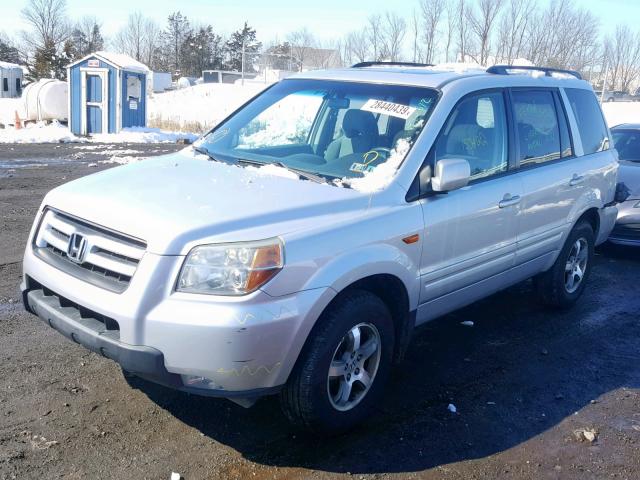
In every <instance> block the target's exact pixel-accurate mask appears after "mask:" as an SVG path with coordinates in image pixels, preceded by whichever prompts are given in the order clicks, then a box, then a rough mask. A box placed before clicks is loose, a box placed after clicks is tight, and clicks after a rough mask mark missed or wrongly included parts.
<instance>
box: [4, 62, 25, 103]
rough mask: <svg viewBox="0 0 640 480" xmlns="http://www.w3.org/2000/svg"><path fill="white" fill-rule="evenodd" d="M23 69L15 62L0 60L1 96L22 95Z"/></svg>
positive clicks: (13, 96) (12, 96)
mask: <svg viewBox="0 0 640 480" xmlns="http://www.w3.org/2000/svg"><path fill="white" fill-rule="evenodd" d="M22 79H23V70H22V67H21V66H20V65H16V64H15V63H8V62H0V98H15V97H20V96H21V95H22Z"/></svg>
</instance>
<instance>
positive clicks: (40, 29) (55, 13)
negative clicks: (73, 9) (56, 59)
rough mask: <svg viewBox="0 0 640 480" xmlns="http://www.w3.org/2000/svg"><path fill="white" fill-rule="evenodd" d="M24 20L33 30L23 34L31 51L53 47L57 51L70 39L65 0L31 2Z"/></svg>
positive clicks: (34, 0) (24, 12) (23, 13)
mask: <svg viewBox="0 0 640 480" xmlns="http://www.w3.org/2000/svg"><path fill="white" fill-rule="evenodd" d="M22 18H24V20H25V21H26V23H27V24H28V25H29V26H30V27H31V28H32V31H30V32H25V33H24V34H23V39H24V41H25V42H26V43H27V44H28V45H29V47H30V48H31V49H34V50H35V49H36V48H43V47H45V46H53V47H55V48H56V49H57V48H58V47H59V46H60V45H61V44H62V43H63V42H64V41H65V40H66V39H67V38H69V34H70V28H69V22H68V21H67V14H66V1H65V0H29V1H28V2H27V6H26V7H25V8H23V9H22Z"/></svg>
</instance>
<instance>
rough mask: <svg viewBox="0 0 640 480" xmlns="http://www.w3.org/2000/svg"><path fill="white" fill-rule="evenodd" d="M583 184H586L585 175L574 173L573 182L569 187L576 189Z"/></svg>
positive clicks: (570, 182)
mask: <svg viewBox="0 0 640 480" xmlns="http://www.w3.org/2000/svg"><path fill="white" fill-rule="evenodd" d="M582 182H584V175H578V174H577V173H574V174H573V177H571V180H570V181H569V186H570V187H575V186H576V185H580V184H581V183H582Z"/></svg>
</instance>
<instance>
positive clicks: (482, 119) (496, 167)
mask: <svg viewBox="0 0 640 480" xmlns="http://www.w3.org/2000/svg"><path fill="white" fill-rule="evenodd" d="M446 158H462V159H465V160H467V161H468V162H469V166H470V167H471V180H476V179H479V178H484V177H489V176H491V175H495V174H498V173H501V172H505V171H506V170H507V166H508V159H507V121H506V113H505V104H504V97H503V95H502V93H501V92H493V93H482V94H478V95H473V96H470V97H467V98H465V99H464V100H463V101H462V102H460V103H459V104H458V106H457V107H456V108H455V109H454V110H453V112H451V116H450V117H449V120H448V121H447V123H446V125H445V128H444V130H443V131H442V133H441V134H440V137H439V138H438V140H436V144H435V152H434V160H435V162H438V161H439V160H443V159H446Z"/></svg>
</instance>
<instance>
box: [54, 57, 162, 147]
mask: <svg viewBox="0 0 640 480" xmlns="http://www.w3.org/2000/svg"><path fill="white" fill-rule="evenodd" d="M149 72H150V70H149V68H147V66H146V65H143V64H142V63H140V62H138V61H136V60H134V59H133V58H131V57H129V56H127V55H123V54H120V53H112V52H95V53H92V54H90V55H87V56H86V57H84V58H82V59H80V60H77V61H75V62H73V63H72V64H70V65H69V66H68V67H67V78H68V82H69V128H70V129H71V132H72V133H74V134H76V135H91V134H94V133H117V132H119V131H120V130H121V129H123V128H127V127H144V126H146V124H147V88H146V85H147V75H148V74H149Z"/></svg>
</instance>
